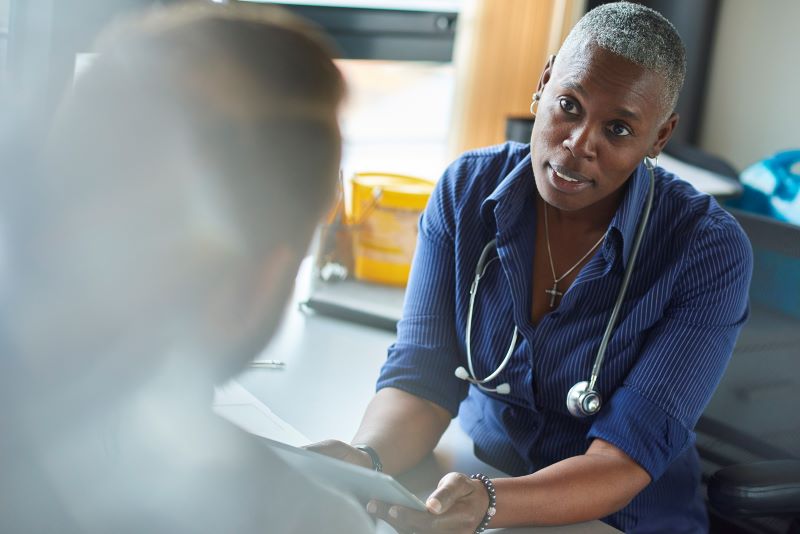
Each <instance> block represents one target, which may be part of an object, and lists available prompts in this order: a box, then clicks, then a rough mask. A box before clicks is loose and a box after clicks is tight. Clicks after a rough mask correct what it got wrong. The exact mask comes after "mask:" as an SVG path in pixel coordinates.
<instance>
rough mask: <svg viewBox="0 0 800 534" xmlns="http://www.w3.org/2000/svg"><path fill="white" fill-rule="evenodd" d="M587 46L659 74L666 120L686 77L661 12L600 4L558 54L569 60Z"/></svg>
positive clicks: (678, 46)
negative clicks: (605, 51)
mask: <svg viewBox="0 0 800 534" xmlns="http://www.w3.org/2000/svg"><path fill="white" fill-rule="evenodd" d="M587 46H596V47H599V48H602V49H604V50H607V51H609V52H612V53H614V54H617V55H619V56H622V57H624V58H625V59H627V60H628V61H631V62H633V63H636V64H637V65H639V66H641V67H643V68H645V69H647V70H651V71H654V72H657V73H660V74H661V75H662V76H663V79H664V91H663V94H662V98H661V100H662V106H663V108H664V110H665V117H668V116H669V115H670V114H671V113H672V111H673V110H674V109H675V105H676V104H677V102H678V96H679V93H680V90H681V87H683V80H684V78H685V76H686V51H685V49H684V46H683V41H682V40H681V37H680V35H678V32H677V30H676V29H675V27H674V26H673V25H672V23H670V22H669V21H668V20H667V19H666V18H665V17H664V16H663V15H661V13H659V12H658V11H655V10H653V9H650V8H649V7H645V6H643V5H640V4H635V3H632V2H626V1H620V2H611V3H608V4H602V5H600V6H598V7H596V8H594V9H592V10H591V11H589V12H588V13H586V14H585V15H584V16H583V17H582V18H581V19H580V20H579V21H578V23H577V24H576V25H575V27H573V28H572V30H571V31H570V33H569V35H568V36H567V38H566V39H565V40H564V44H563V45H562V46H561V50H560V51H559V53H558V55H559V56H564V57H568V56H570V55H572V54H575V53H580V51H581V50H582V49H584V48H585V47H587ZM556 61H558V58H556Z"/></svg>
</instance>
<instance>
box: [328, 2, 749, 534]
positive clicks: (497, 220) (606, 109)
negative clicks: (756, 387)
mask: <svg viewBox="0 0 800 534" xmlns="http://www.w3.org/2000/svg"><path fill="white" fill-rule="evenodd" d="M684 62H685V60H684V50H683V45H682V43H681V41H680V37H679V36H678V35H677V33H676V31H675V29H674V28H673V27H672V25H671V24H670V23H669V22H668V21H667V20H666V19H664V18H663V17H662V16H661V15H659V14H658V13H656V12H655V11H652V10H650V9H648V8H645V7H642V6H640V5H637V4H631V3H613V4H607V5H603V6H601V7H598V8H596V9H595V10H593V11H591V12H589V13H588V14H587V15H586V16H584V17H583V18H582V19H581V21H580V22H579V23H578V24H577V25H576V27H575V28H574V29H573V30H572V32H571V33H570V35H569V36H568V37H567V40H566V41H565V43H564V45H563V47H562V48H561V50H560V52H559V54H558V57H557V58H551V59H550V61H548V63H547V65H546V66H545V68H544V70H543V72H542V75H541V78H540V81H539V84H538V87H537V91H536V93H535V94H534V97H533V98H534V103H533V105H532V106H531V108H532V111H535V114H536V122H535V125H534V129H533V133H532V136H531V144H530V147H528V146H525V145H520V144H505V145H501V146H498V147H492V148H487V149H484V150H478V151H474V152H471V153H468V154H465V155H464V156H462V157H461V158H459V159H458V160H457V161H456V162H455V163H454V164H452V165H451V167H450V168H449V169H448V170H447V171H446V173H445V174H444V176H443V177H442V179H441V181H440V182H439V184H438V186H437V188H436V191H435V192H434V194H433V196H432V198H431V201H430V203H429V205H428V207H427V209H426V212H425V213H424V215H423V217H422V219H421V222H420V235H419V242H418V248H417V256H416V258H415V260H414V266H413V271H412V275H411V279H410V281H409V286H408V293H407V298H406V303H405V309H404V312H403V319H402V320H401V321H400V323H399V325H398V338H397V342H396V343H395V344H394V345H393V346H392V347H391V348H390V350H389V357H388V360H387V362H386V364H385V365H384V367H383V370H382V372H381V376H380V379H379V381H378V393H377V394H376V396H375V398H374V399H373V401H372V402H371V403H370V405H369V407H368V409H367V412H366V414H365V416H364V419H363V422H362V424H361V427H360V429H359V430H358V432H357V434H356V436H355V438H354V439H353V443H355V444H359V446H360V447H361V448H360V449H358V448H353V447H350V446H347V445H344V444H337V443H332V442H327V443H325V444H322V445H320V449H322V450H324V451H326V452H328V453H329V454H333V455H338V456H340V457H343V458H347V459H349V460H350V461H353V462H356V463H361V464H362V465H365V466H372V465H375V464H376V463H377V464H378V465H380V464H381V463H382V466H383V468H384V469H385V470H386V471H387V472H390V473H395V472H400V471H403V470H405V469H408V468H410V467H411V466H413V465H415V464H416V463H417V462H418V461H419V460H420V459H421V458H423V457H424V456H425V455H427V454H428V453H429V452H430V451H431V450H432V449H433V447H434V446H435V445H436V443H437V441H438V439H439V437H440V436H441V434H442V432H443V431H444V430H445V428H446V427H447V425H448V423H449V421H450V419H451V418H452V417H454V416H455V415H456V414H457V413H458V414H459V416H460V420H461V423H462V425H463V426H464V428H465V430H466V431H467V432H468V433H469V435H470V436H471V437H472V438H473V440H474V442H475V452H476V454H477V455H478V457H479V458H481V459H482V460H484V461H486V462H488V463H489V464H491V465H493V466H495V467H498V468H500V469H502V470H503V471H505V472H507V473H508V474H509V475H511V476H510V477H508V478H497V479H494V480H486V479H481V478H482V477H479V478H470V477H469V476H466V475H463V474H452V473H451V474H449V475H447V476H445V477H444V478H443V479H442V481H441V482H440V485H439V487H438V489H437V490H436V491H435V492H434V493H433V494H432V495H431V496H430V498H429V499H428V501H427V507H428V513H419V512H415V511H413V510H407V509H404V508H400V507H397V506H393V507H389V506H387V505H383V504H380V503H371V504H370V505H369V506H368V510H369V511H371V512H372V513H375V514H377V515H379V516H381V517H384V518H386V519H387V520H388V521H390V522H391V523H393V524H394V525H396V526H397V527H398V528H399V529H400V530H401V531H404V532H405V531H415V532H480V531H481V530H482V529H483V528H484V527H487V526H488V527H495V528H496V527H505V526H516V525H533V524H560V523H573V522H579V521H584V520H590V519H603V520H605V521H606V522H608V523H610V524H611V525H613V526H615V527H617V528H619V529H622V530H625V531H626V532H699V531H703V530H706V529H707V519H706V516H705V510H704V506H703V502H702V499H701V496H700V494H699V465H698V456H697V453H696V451H695V449H694V447H693V439H694V434H693V432H692V429H693V427H694V425H695V423H696V421H697V419H698V417H699V416H700V414H701V413H702V411H703V408H704V407H705V405H706V403H707V402H708V400H709V398H710V396H711V394H712V393H713V391H714V388H715V386H716V385H717V383H718V381H719V379H720V377H721V375H722V373H723V371H724V369H725V366H726V363H727V361H728V358H729V357H730V355H731V352H732V349H733V345H734V342H735V339H736V336H737V334H738V332H739V329H740V328H741V326H742V324H743V322H744V321H745V319H746V317H747V309H748V307H747V289H748V285H749V278H750V271H751V251H750V247H749V244H748V241H747V239H746V237H745V236H744V234H743V232H742V231H741V229H740V228H739V227H738V225H737V224H736V223H735V222H734V220H733V218H732V217H730V216H729V215H728V214H727V213H725V212H724V211H723V210H722V209H721V208H720V207H719V206H718V205H717V203H716V202H715V201H714V199H713V198H711V197H709V196H708V195H705V194H701V193H698V192H697V191H696V190H694V189H693V188H692V187H691V186H690V185H688V184H687V183H685V182H683V181H681V180H679V179H678V178H677V177H675V176H673V175H671V174H669V173H667V172H666V171H664V170H663V169H660V168H656V169H655V171H654V177H653V179H654V184H653V193H652V195H653V198H652V208H651V209H650V213H649V217H648V216H646V215H645V212H646V211H647V204H648V197H649V196H650V187H651V186H650V182H651V178H650V172H648V170H647V168H646V166H645V164H644V163H643V160H644V159H645V158H656V157H657V156H658V154H659V153H660V152H661V150H662V149H663V147H664V145H665V144H666V143H667V141H668V139H669V137H670V135H671V133H672V131H673V130H674V128H675V125H676V124H677V121H678V117H677V115H676V114H675V112H674V107H675V103H676V101H677V98H678V92H679V90H680V87H681V85H682V82H683V76H684V72H685V66H684ZM537 104H538V109H537ZM644 219H647V224H646V227H645V229H644V234H643V236H642V240H641V243H640V245H639V246H638V248H639V250H638V254H636V251H635V249H636V248H637V245H636V233H637V229H638V228H639V226H640V224H641V223H642V220H644ZM495 239H496V244H495V246H488V247H487V244H488V243H490V242H491V241H492V240H495ZM484 251H485V254H486V255H485V257H484V259H485V260H486V261H485V262H483V268H482V269H480V271H481V272H482V277H481V279H480V284H479V286H478V287H479V289H478V290H477V292H476V293H475V296H474V298H475V301H474V309H473V310H472V318H471V328H470V326H468V324H470V323H469V319H468V316H469V315H470V308H471V304H470V294H471V286H472V284H473V280H474V278H475V274H476V265H477V264H478V263H479V258H480V256H481V254H482V252H484ZM633 256H636V258H635V261H634V258H633ZM495 258H497V260H495ZM631 263H634V268H633V270H632V273H631V277H630V281H629V285H628V287H627V292H626V293H625V296H624V299H623V301H622V304H621V308H620V309H619V313H618V318H617V320H616V325H615V327H614V328H613V334H612V335H611V337H610V340H609V343H608V345H607V350H606V351H605V359H604V362H603V364H602V366H601V370H600V372H599V376H598V378H597V381H596V384H593V386H594V387H593V388H592V390H593V391H594V392H596V393H597V394H598V396H599V402H598V396H595V395H593V394H590V395H588V396H584V398H581V399H578V396H577V395H573V396H572V400H573V405H572V407H571V408H572V409H571V410H569V409H568V407H567V403H566V402H565V401H566V399H567V393H568V392H569V391H570V389H571V388H572V387H573V385H574V384H576V383H579V382H581V381H586V380H588V379H589V376H590V374H591V372H592V365H593V361H594V360H595V355H596V354H597V352H598V347H599V346H600V345H601V340H602V338H603V334H604V331H605V330H606V327H607V324H608V323H609V320H610V315H611V314H612V308H613V307H614V303H615V301H616V299H617V297H618V295H619V294H620V290H621V286H622V284H623V277H624V273H625V270H626V268H627V267H628V266H629V265H630V264H631ZM468 335H469V339H468V340H467V339H466V337H467V336H468ZM509 350H510V351H511V355H510V359H509V360H508V362H507V365H505V367H503V366H502V364H501V362H502V360H503V359H504V355H505V354H506V353H507V352H508V351H509ZM469 354H471V357H470V356H468V355H469ZM461 367H463V368H465V369H463V370H459V371H457V372H456V373H455V376H454V370H456V369H457V368H461ZM498 368H501V370H500V372H499V373H498V374H497V376H496V378H493V379H492V380H483V379H484V378H485V377H487V376H489V375H491V374H493V373H495V372H496V370H498ZM466 369H469V370H470V371H469V372H467V371H466ZM461 378H466V379H469V381H470V382H473V385H472V386H470V384H469V383H468V381H467V380H463V379H461ZM480 380H483V381H482V382H481V383H480V384H476V383H475V382H478V381H480ZM579 389H582V390H586V389H587V387H586V385H584V387H583V388H579ZM579 392H580V391H579ZM576 400H582V401H585V402H583V405H582V406H580V407H579V406H577V404H576V402H575V401H576ZM598 406H599V410H597V408H598ZM581 409H582V410H583V412H584V413H580V412H581ZM571 412H575V413H576V414H577V415H578V417H576V416H575V415H573V414H572V413H571ZM490 494H492V495H490ZM494 512H496V513H494Z"/></svg>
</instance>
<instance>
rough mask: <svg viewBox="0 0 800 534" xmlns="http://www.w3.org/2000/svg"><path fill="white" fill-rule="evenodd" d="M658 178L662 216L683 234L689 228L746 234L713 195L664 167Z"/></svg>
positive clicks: (658, 173) (659, 171)
mask: <svg viewBox="0 0 800 534" xmlns="http://www.w3.org/2000/svg"><path fill="white" fill-rule="evenodd" d="M656 177H657V178H656V188H657V192H658V194H659V196H660V204H661V211H662V214H663V216H664V218H665V219H667V220H670V221H672V223H673V224H675V225H676V226H682V227H683V231H686V229H687V226H689V227H692V228H694V229H696V230H697V231H706V230H716V231H720V232H732V233H734V234H739V233H742V234H743V231H742V229H741V226H739V223H738V222H737V221H736V219H735V218H734V217H733V215H731V214H730V213H729V212H728V211H726V210H725V209H724V208H723V207H722V206H720V204H719V202H717V200H716V199H715V198H714V197H713V196H711V195H709V194H708V193H703V192H701V191H698V190H697V189H696V188H695V187H694V186H693V185H692V184H690V183H689V182H687V181H685V180H682V179H681V178H680V177H679V176H677V175H675V174H673V173H671V172H669V171H666V170H664V169H662V168H658V170H657V172H656Z"/></svg>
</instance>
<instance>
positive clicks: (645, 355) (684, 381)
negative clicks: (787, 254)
mask: <svg viewBox="0 0 800 534" xmlns="http://www.w3.org/2000/svg"><path fill="white" fill-rule="evenodd" d="M752 264H753V259H752V250H751V248H750V243H749V241H748V239H747V237H746V236H745V234H744V232H743V231H742V230H741V228H740V227H739V226H738V224H736V223H735V222H734V221H733V220H729V221H727V220H726V221H722V222H720V221H714V222H712V223H710V224H709V226H707V227H706V228H705V229H703V230H701V231H700V232H699V236H698V238H697V239H696V240H695V243H694V244H693V246H692V248H691V251H690V252H689V254H688V257H687V258H686V260H685V266H684V269H683V270H682V273H681V275H680V276H679V278H678V280H677V281H676V285H675V291H674V297H673V298H672V299H671V300H670V303H669V306H668V307H667V309H666V312H665V314H664V316H663V317H662V318H661V320H660V321H658V322H657V323H656V324H655V325H654V327H653V328H652V329H651V332H650V333H649V335H648V337H647V340H646V342H645V345H644V348H643V350H642V352H641V355H640V357H639V360H638V361H637V363H636V365H635V366H634V367H633V368H632V369H631V372H630V373H629V374H628V376H627V378H626V379H625V382H624V384H623V385H622V387H620V388H619V389H617V390H616V391H615V392H614V393H613V395H612V396H611V398H610V399H608V400H607V402H606V403H605V405H604V406H603V408H602V409H601V410H600V413H599V414H598V415H597V418H596V419H595V421H594V422H593V424H592V426H591V428H590V430H589V433H588V437H589V438H590V439H591V438H600V439H603V440H606V441H608V442H610V443H612V444H613V445H615V446H617V447H619V448H620V449H622V450H623V451H625V453H627V454H628V455H629V456H630V457H631V458H632V459H633V460H635V461H636V462H637V463H638V464H639V465H641V466H642V467H643V468H644V469H645V470H646V471H647V472H648V473H649V474H650V476H651V477H652V479H653V480H658V478H659V477H660V476H661V475H662V474H663V473H664V471H666V469H667V468H668V467H669V465H670V464H671V462H672V461H673V460H674V459H676V458H677V457H678V456H680V455H681V454H682V453H683V452H684V451H685V450H686V449H687V447H689V446H690V445H691V444H692V443H693V442H694V432H693V429H694V426H695V424H696V423H697V420H698V419H699V418H700V415H701V414H702V412H703V410H704V409H705V407H706V405H707V404H708V401H709V400H710V399H711V395H712V394H713V392H714V390H715V389H716V387H717V385H718V384H719V381H720V379H721V378H722V374H723V373H724V371H725V368H726V366H727V365H728V361H729V360H730V357H731V354H732V353H733V347H734V344H735V342H736V338H737V336H738V334H739V331H740V329H741V327H742V325H743V324H744V322H745V321H746V319H747V316H748V296H747V295H748V289H749V286H750V276H751V273H752Z"/></svg>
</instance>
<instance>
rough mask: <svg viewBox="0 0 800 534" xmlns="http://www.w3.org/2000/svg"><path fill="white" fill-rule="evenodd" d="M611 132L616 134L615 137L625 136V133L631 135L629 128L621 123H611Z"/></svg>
mask: <svg viewBox="0 0 800 534" xmlns="http://www.w3.org/2000/svg"><path fill="white" fill-rule="evenodd" d="M609 130H610V131H611V133H612V134H614V135H616V136H617V137H625V136H626V135H631V131H630V129H629V128H628V127H627V126H625V125H622V124H612V125H611V127H610V128H609Z"/></svg>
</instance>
